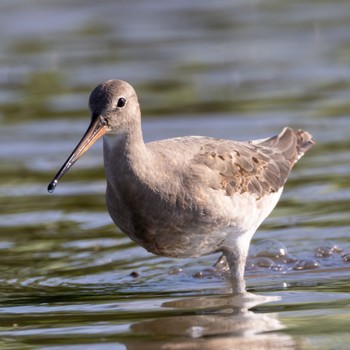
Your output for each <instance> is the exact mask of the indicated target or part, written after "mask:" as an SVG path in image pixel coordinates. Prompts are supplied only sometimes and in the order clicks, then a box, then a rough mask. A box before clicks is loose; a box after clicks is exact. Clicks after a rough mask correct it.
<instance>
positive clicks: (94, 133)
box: [47, 116, 107, 193]
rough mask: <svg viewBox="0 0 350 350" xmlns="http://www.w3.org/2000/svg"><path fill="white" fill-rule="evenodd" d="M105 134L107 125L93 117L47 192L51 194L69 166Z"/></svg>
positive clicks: (100, 119)
mask: <svg viewBox="0 0 350 350" xmlns="http://www.w3.org/2000/svg"><path fill="white" fill-rule="evenodd" d="M106 132H107V125H106V124H105V123H104V122H103V119H102V118H100V117H99V116H93V118H92V120H91V123H90V125H89V127H88V129H87V130H86V132H85V134H84V136H83V138H82V139H81V140H80V142H79V143H78V145H77V147H75V149H74V150H73V152H72V154H71V155H70V156H69V157H68V159H67V160H66V161H65V163H64V164H63V165H62V167H61V169H60V170H59V171H58V172H57V174H56V176H55V177H54V178H53V180H52V181H51V182H50V184H49V186H48V187H47V190H48V191H49V192H50V193H52V192H53V191H54V190H55V188H56V185H57V183H58V180H59V179H60V178H61V177H62V176H63V175H64V174H65V173H66V172H67V171H68V170H69V169H70V168H71V166H72V165H73V164H74V163H75V162H76V161H77V160H78V159H79V158H80V157H81V156H82V155H83V154H84V153H85V152H86V151H87V150H88V149H89V148H90V147H91V146H92V145H93V144H94V143H95V142H96V141H97V140H98V139H99V138H100V137H101V136H103V135H104V134H105V133H106Z"/></svg>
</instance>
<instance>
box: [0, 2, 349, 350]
mask: <svg viewBox="0 0 350 350" xmlns="http://www.w3.org/2000/svg"><path fill="white" fill-rule="evenodd" d="M0 10H1V11H0V19H1V20H0V38H1V43H2V45H1V47H0V63H1V64H0V123H1V128H0V142H1V147H0V169H1V170H0V204H1V207H0V208H1V209H0V230H1V240H0V252H1V255H0V271H1V274H0V315H1V317H0V344H1V348H3V349H49V350H54V349H74V350H76V349H126V348H127V349H140V348H142V349H164V348H166V349H188V348H191V349H197V348H198V349H212V348H219V349H230V348H247V347H250V348H251V349H253V348H256V349H262V348H268V349H273V348H276V349H281V348H282V349H283V348H288V349H291V348H296V349H320V348H325V349H328V348H332V349H346V348H347V344H348V343H349V341H350V337H349V335H348V329H349V326H350V322H349V320H350V317H349V316H350V308H349V305H350V295H349V291H350V284H349V278H348V277H349V272H350V265H349V263H350V234H349V232H350V219H349V209H350V204H349V203H350V201H349V200H350V185H349V180H348V175H349V173H350V152H349V146H350V144H349V137H348V134H349V130H350V119H349V114H350V104H349V97H350V84H349V81H350V69H349V65H350V60H349V57H350V52H349V47H350V46H349V39H348V33H349V31H350V23H349V21H348V14H349V13H350V5H349V3H348V1H345V0H343V1H336V2H334V1H333V2H331V1H322V2H313V1H293V2H283V3H282V2H278V1H275V0H271V1H264V2H262V1H239V0H236V1H224V0H220V1H215V2H212V1H201V2H200V4H199V3H198V2H196V1H188V0H186V1H176V2H174V3H164V2H162V1H159V0H149V1H136V0H134V1H130V0H128V1H118V2H115V1H107V0H105V1H98V2H93V1H90V0H88V1H78V0H76V1H50V2H45V1H34V0H29V1H28V0H26V1H23V0H11V1H3V2H2V3H1V5H0ZM110 78H119V79H125V80H127V81H129V82H130V83H132V84H133V85H134V87H135V88H136V90H137V92H138V94H139V97H140V102H141V106H142V111H143V117H144V118H143V130H144V137H145V139H146V140H147V141H151V140H156V139H161V138H166V137H173V136H180V135H209V136H214V137H223V138H235V139H240V140H245V139H251V138H262V137H267V136H270V135H274V134H276V133H277V132H279V131H280V130H281V129H282V128H283V127H284V126H286V125H289V126H292V127H294V128H302V129H307V130H309V131H310V132H311V133H312V134H313V135H314V136H315V138H316V140H317V145H316V146H315V147H314V148H313V149H312V150H311V151H310V152H309V153H308V154H307V155H306V156H305V157H304V158H303V159H302V160H301V161H300V162H299V163H298V165H297V166H296V167H295V169H294V170H293V172H292V174H291V177H290V179H289V181H288V184H287V186H286V188H285V191H284V194H283V196H282V198H281V200H280V202H279V204H278V206H277V208H276V209H275V210H274V212H273V214H272V215H271V216H270V217H269V218H268V219H267V220H266V221H265V223H264V224H263V225H262V227H261V228H260V230H259V231H258V233H257V234H256V235H255V236H254V240H253V244H252V248H251V251H250V256H249V259H248V264H247V271H246V280H247V285H248V290H249V291H250V292H252V293H255V294H258V295H260V296H262V299H261V300H258V301H256V302H254V303H251V304H248V305H246V306H245V307H244V308H242V307H241V306H240V304H239V302H238V301H237V300H235V299H233V298H232V297H231V296H230V283H229V279H228V276H227V274H226V273H225V272H224V271H218V270H215V269H213V268H212V266H213V264H214V263H215V262H216V260H217V259H218V258H219V256H208V257H203V258H200V259H184V260H177V259H166V258H161V257H156V256H153V255H151V254H149V253H147V252H146V251H144V250H143V249H142V248H140V247H138V246H136V245H135V244H134V243H133V242H131V241H130V240H129V239H128V238H127V237H126V236H124V235H123V234H122V233H121V232H120V231H119V230H118V229H117V228H116V227H115V226H114V225H113V224H112V222H111V220H110V218H109V216H108V214H107V212H106V209H105V204H104V190H105V180H104V172H103V159H102V147H101V142H99V143H97V144H96V145H95V146H94V147H93V148H92V149H90V150H89V152H88V153H87V154H85V155H84V157H83V158H82V159H81V160H80V161H79V162H78V163H77V164H76V165H75V166H74V168H73V169H71V171H70V172H69V173H68V174H67V175H66V176H65V177H64V178H63V179H62V181H61V182H60V184H59V186H58V187H57V190H56V192H55V194H54V195H49V194H48V193H47V192H46V187H47V184H48V182H49V181H50V180H51V178H52V176H53V175H54V174H55V173H56V171H57V170H58V168H59V167H60V166H61V164H62V162H63V161H64V160H65V158H66V156H68V154H69V153H70V152H71V150H72V149H73V147H74V146H75V145H76V143H77V141H78V140H79V139H80V137H81V135H82V134H83V132H84V131H85V129H86V127H87V125H88V122H89V113H88V109H87V99H88V95H89V92H90V90H91V89H92V88H93V87H94V86H95V85H96V84H97V83H99V82H100V81H103V80H105V79H110ZM264 240H270V241H267V242H266V241H265V242H264ZM271 240H273V241H271ZM281 249H282V250H284V252H286V255H283V254H282V255H281V254H280V253H281ZM277 255H278V256H277ZM286 257H288V259H287V258H286ZM263 297H264V298H263ZM277 297H279V298H280V299H279V300H277V299H278V298H277ZM267 301H269V302H267Z"/></svg>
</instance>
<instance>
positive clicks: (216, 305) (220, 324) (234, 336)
mask: <svg viewBox="0 0 350 350" xmlns="http://www.w3.org/2000/svg"><path fill="white" fill-rule="evenodd" d="M276 300H279V297H264V296H254V295H252V294H249V295H246V296H237V297H232V295H231V296H219V297H218V296H215V297H210V296H203V297H195V298H187V299H180V300H174V301H170V302H165V303H163V305H162V306H163V307H164V308H172V309H175V310H179V311H180V310H181V311H180V312H179V313H181V315H179V316H171V317H160V318H157V319H154V320H150V321H144V322H139V323H135V324H133V325H132V326H131V330H132V332H133V334H135V335H138V336H142V338H141V339H142V340H141V339H140V337H137V338H138V339H140V340H130V339H129V340H128V341H126V342H125V345H126V346H127V349H128V350H133V349H141V348H142V349H144V350H148V349H177V350H179V349H201V350H202V349H204V350H205V349H218V350H225V349H236V348H239V349H248V348H249V349H250V350H252V349H295V348H296V344H295V341H294V340H293V339H292V338H291V337H290V336H288V335H286V334H283V333H281V332H273V331H280V330H282V329H283V328H284V326H283V325H282V324H281V323H280V321H279V320H278V318H277V315H276V314H267V313H256V312H254V311H251V310H249V309H251V308H252V307H254V306H256V305H259V304H263V303H266V302H271V301H276Z"/></svg>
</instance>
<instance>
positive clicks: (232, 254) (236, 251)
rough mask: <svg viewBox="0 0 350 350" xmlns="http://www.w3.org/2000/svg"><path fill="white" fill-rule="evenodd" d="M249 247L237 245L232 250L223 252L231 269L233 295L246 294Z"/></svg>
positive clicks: (227, 249) (226, 249)
mask: <svg viewBox="0 0 350 350" xmlns="http://www.w3.org/2000/svg"><path fill="white" fill-rule="evenodd" d="M248 247H249V245H248ZM248 247H245V246H239V245H236V246H235V247H232V248H230V249H229V248H225V249H224V250H223V253H224V255H225V257H226V260H227V263H228V265H229V267H230V273H231V278H232V292H233V294H245V293H246V289H245V288H246V284H245V280H244V270H245V264H246V259H247V254H248Z"/></svg>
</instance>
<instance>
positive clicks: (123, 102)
mask: <svg viewBox="0 0 350 350" xmlns="http://www.w3.org/2000/svg"><path fill="white" fill-rule="evenodd" d="M125 104H126V99H125V98H124V97H120V98H119V99H118V103H117V107H119V108H121V107H124V106H125Z"/></svg>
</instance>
